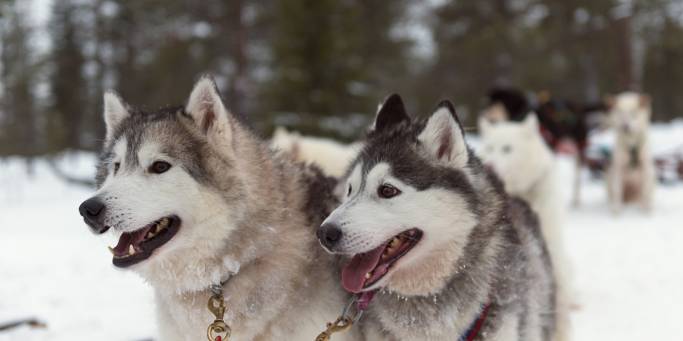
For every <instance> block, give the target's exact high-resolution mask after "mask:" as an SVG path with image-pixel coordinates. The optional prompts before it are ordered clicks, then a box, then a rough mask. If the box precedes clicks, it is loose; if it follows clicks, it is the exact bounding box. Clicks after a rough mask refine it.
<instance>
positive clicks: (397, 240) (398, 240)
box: [389, 237, 401, 247]
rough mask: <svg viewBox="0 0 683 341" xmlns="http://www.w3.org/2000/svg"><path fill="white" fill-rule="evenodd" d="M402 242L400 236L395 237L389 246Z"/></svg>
mask: <svg viewBox="0 0 683 341" xmlns="http://www.w3.org/2000/svg"><path fill="white" fill-rule="evenodd" d="M400 242H401V240H400V239H398V237H394V239H392V240H391V243H390V244H389V246H390V247H396V246H398V244H399V243H400Z"/></svg>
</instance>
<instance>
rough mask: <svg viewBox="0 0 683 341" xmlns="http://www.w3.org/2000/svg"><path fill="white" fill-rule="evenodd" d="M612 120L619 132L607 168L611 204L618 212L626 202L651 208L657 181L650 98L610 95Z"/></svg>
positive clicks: (628, 93)
mask: <svg viewBox="0 0 683 341" xmlns="http://www.w3.org/2000/svg"><path fill="white" fill-rule="evenodd" d="M608 102H609V106H610V123H611V125H612V128H613V129H614V131H615V133H616V141H615V144H614V150H613V152H612V159H611V163H610V166H609V169H608V171H607V191H608V197H609V202H610V207H611V209H612V211H613V212H619V211H620V210H621V208H622V206H623V203H625V202H638V203H639V204H640V206H641V207H642V208H643V209H644V210H646V211H650V210H651V208H652V195H653V192H654V188H655V183H656V175H655V165H654V160H653V158H652V154H651V152H650V142H649V129H650V116H651V115H652V108H651V104H650V97H649V96H647V95H644V94H638V93H633V92H626V93H622V94H619V95H617V96H615V97H610V98H608Z"/></svg>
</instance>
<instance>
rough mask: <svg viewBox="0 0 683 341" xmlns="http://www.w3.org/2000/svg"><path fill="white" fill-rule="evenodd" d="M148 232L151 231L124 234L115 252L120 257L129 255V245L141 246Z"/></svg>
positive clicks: (143, 230)
mask: <svg viewBox="0 0 683 341" xmlns="http://www.w3.org/2000/svg"><path fill="white" fill-rule="evenodd" d="M147 231H149V229H142V230H138V231H134V232H124V233H123V234H121V237H120V238H119V242H118V244H116V246H115V247H114V252H115V253H116V254H117V255H119V256H121V255H127V254H128V247H129V245H131V244H133V245H136V244H139V243H140V242H141V241H142V240H143V239H144V238H145V234H147Z"/></svg>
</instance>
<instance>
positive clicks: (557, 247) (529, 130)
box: [479, 113, 572, 340]
mask: <svg viewBox="0 0 683 341" xmlns="http://www.w3.org/2000/svg"><path fill="white" fill-rule="evenodd" d="M479 131H480V132H481V136H482V150H481V151H480V152H479V155H480V156H481V158H482V161H483V162H484V164H485V165H486V166H488V167H490V168H492V169H493V171H494V172H495V173H496V174H497V175H498V176H499V177H500V178H501V179H502V180H503V184H504V185H505V190H506V191H507V192H508V193H509V194H511V195H515V196H518V197H520V198H522V199H523V200H525V201H526V202H527V203H529V205H530V206H531V208H532V209H533V210H534V212H536V214H537V215H538V218H539V222H540V224H541V231H542V232H543V237H544V238H545V241H546V244H547V245H548V250H549V252H550V256H551V259H552V261H553V269H554V271H555V276H556V278H557V291H558V300H559V301H558V307H557V312H558V316H557V322H558V325H557V328H558V336H560V335H561V336H562V337H561V338H560V337H558V340H559V339H562V340H567V339H568V336H567V335H568V334H569V310H570V308H571V307H570V306H571V291H572V290H571V289H570V288H571V284H570V282H571V281H570V278H571V276H570V275H569V273H570V265H569V261H568V257H567V255H566V251H565V248H564V242H563V240H564V238H562V221H564V213H565V212H564V202H563V200H562V199H561V198H562V193H559V191H558V182H557V172H556V167H555V157H554V156H553V153H552V152H551V151H550V149H549V148H548V146H547V145H546V144H545V142H544V141H543V137H542V136H541V134H540V132H539V127H538V120H537V118H536V115H535V114H533V113H530V114H529V115H527V117H526V118H525V119H524V120H523V121H522V122H519V123H518V122H512V121H503V122H500V123H497V124H492V123H490V122H489V121H488V120H487V119H485V118H483V117H482V118H480V119H479Z"/></svg>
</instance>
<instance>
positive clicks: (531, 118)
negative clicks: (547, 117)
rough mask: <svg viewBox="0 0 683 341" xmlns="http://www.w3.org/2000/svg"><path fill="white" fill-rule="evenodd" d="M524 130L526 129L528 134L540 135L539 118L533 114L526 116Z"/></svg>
mask: <svg viewBox="0 0 683 341" xmlns="http://www.w3.org/2000/svg"><path fill="white" fill-rule="evenodd" d="M522 124H523V125H524V128H526V131H527V133H530V134H536V133H538V129H539V128H538V117H536V114H535V113H533V112H530V113H529V114H528V115H526V118H525V119H524V122H522Z"/></svg>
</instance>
